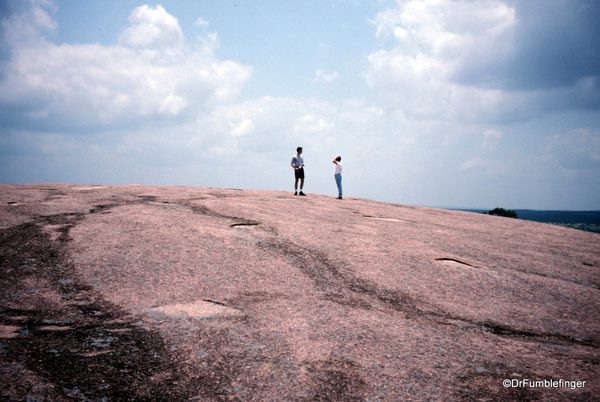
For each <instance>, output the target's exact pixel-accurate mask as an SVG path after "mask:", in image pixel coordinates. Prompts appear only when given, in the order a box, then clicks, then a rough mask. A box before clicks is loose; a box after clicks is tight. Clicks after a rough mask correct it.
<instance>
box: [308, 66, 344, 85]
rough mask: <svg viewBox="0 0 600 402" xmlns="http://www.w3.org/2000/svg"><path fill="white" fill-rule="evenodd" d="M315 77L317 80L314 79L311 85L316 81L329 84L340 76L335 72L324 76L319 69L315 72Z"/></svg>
mask: <svg viewBox="0 0 600 402" xmlns="http://www.w3.org/2000/svg"><path fill="white" fill-rule="evenodd" d="M316 76H317V78H315V79H314V80H313V83H315V82H317V81H324V82H327V83H331V82H333V81H335V80H336V79H337V78H338V77H339V76H340V75H339V74H338V73H337V71H334V72H333V73H331V74H325V73H324V72H323V70H321V69H319V70H317V72H316Z"/></svg>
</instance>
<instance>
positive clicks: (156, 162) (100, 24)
mask: <svg viewBox="0 0 600 402" xmlns="http://www.w3.org/2000/svg"><path fill="white" fill-rule="evenodd" d="M599 20H600V3H599V2H597V1H595V0H590V1H583V0H543V1H542V0H522V1H521V0H504V1H501V0H480V1H470V0H462V1H459V0H456V1H451V0H412V1H404V0H400V1H386V0H354V1H352V0H319V1H317V0H314V1H302V2H298V1H277V2H274V1H264V0H254V1H246V0H239V1H238V0H231V1H230V0H219V1H216V0H213V1H199V2H192V1H176V0H170V1H162V2H161V3H159V4H157V3H144V2H138V1H129V0H120V1H110V0H108V1H102V2H92V1H74V0H69V1H66V0H65V1H60V0H56V1H50V0H29V1H26V0H18V1H17V0H4V1H2V2H0V24H1V25H0V182H3V183H37V182H67V183H91V184H130V183H136V184H149V185H169V184H173V185H188V186H210V187H231V188H252V189H265V190H285V191H291V190H293V170H292V169H291V167H290V166H289V163H290V160H291V158H292V156H293V155H294V154H295V149H296V147H297V146H302V147H304V156H305V160H306V174H307V179H306V184H305V190H306V192H307V193H309V194H310V193H321V194H330V195H336V191H337V190H336V187H335V181H334V179H333V169H334V165H333V163H331V161H332V160H333V158H334V157H335V156H337V155H341V156H342V162H343V163H344V173H343V178H344V179H343V180H344V193H345V195H346V196H348V197H353V196H354V197H364V198H370V199H375V200H380V201H389V202H396V203H402V204H412V205H427V206H447V207H458V208H487V209H492V208H494V207H498V206H499V207H504V208H511V209H521V208H531V209H571V210H584V209H596V210H597V209H600V191H598V189H600V81H599V80H600V52H599V51H598V49H600V24H598V23H597V21H599Z"/></svg>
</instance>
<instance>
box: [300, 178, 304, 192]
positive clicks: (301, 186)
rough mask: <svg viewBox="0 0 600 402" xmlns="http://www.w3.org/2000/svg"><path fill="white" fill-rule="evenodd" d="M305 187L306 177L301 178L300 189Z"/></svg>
mask: <svg viewBox="0 0 600 402" xmlns="http://www.w3.org/2000/svg"><path fill="white" fill-rule="evenodd" d="M303 187H304V178H302V179H300V191H302V188H303Z"/></svg>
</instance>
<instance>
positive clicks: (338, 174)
mask: <svg viewBox="0 0 600 402" xmlns="http://www.w3.org/2000/svg"><path fill="white" fill-rule="evenodd" d="M333 163H335V172H334V173H333V175H334V176H333V177H335V183H336V184H337V188H338V197H337V199H338V200H341V199H342V169H343V168H344V166H342V157H341V156H337V157H336V158H335V159H334V160H333Z"/></svg>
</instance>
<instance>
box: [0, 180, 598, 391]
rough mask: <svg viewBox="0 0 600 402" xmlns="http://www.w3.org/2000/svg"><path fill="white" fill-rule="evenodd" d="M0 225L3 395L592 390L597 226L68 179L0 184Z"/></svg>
mask: <svg viewBox="0 0 600 402" xmlns="http://www.w3.org/2000/svg"><path fill="white" fill-rule="evenodd" d="M0 233H1V238H0V247H1V250H0V252H1V254H0V256H1V264H2V265H1V267H0V269H1V275H2V276H1V281H2V282H1V290H0V362H1V363H0V364H1V365H0V389H1V390H2V398H4V399H3V400H40V401H41V400H53V401H63V400H64V401H68V400H86V401H102V400H106V401H113V400H115V401H116V400H156V401H164V400H168V401H180V400H181V401H183V400H198V401H230V400H234V401H430V400H431V401H438V400H444V401H455V400H456V401H462V400H465V401H510V400H540V401H562V400H580V401H592V400H596V401H597V400H600V397H599V395H600V388H599V387H600V376H599V374H600V352H599V348H600V297H599V296H600V290H599V287H600V235H598V234H594V233H588V232H582V231H577V230H573V229H567V228H563V227H559V226H552V225H547V224H541V223H535V222H528V221H522V220H515V219H509V218H502V217H496V216H487V215H480V214H475V213H467V212H459V211H447V210H440V209H433V208H423V207H413V206H406V205H397V204H389V203H381V202H375V201H370V200H364V199H352V198H348V199H344V200H336V199H335V198H334V197H332V196H324V195H316V194H308V195H307V196H306V197H294V196H293V195H292V194H291V193H284V192H276V191H257V190H237V189H215V188H197V187H196V188H195V187H175V186H164V187H148V186H137V185H128V186H91V185H90V186H83V185H69V184H35V185H0ZM505 379H509V380H511V381H513V383H515V384H516V382H518V381H524V380H528V381H529V382H533V381H540V380H542V381H543V380H546V381H548V380H550V379H552V380H556V381H558V380H561V379H562V380H566V381H581V383H580V384H579V385H580V386H579V387H577V386H575V389H571V388H570V387H566V388H565V387H562V388H558V387H549V388H543V387H535V388H533V387H530V386H521V387H508V388H507V387H504V386H503V381H504V380H505ZM583 381H585V384H583ZM27 398H29V399H27ZM35 398H38V399H35ZM44 398H46V399H44ZM103 398H104V399H103Z"/></svg>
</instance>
